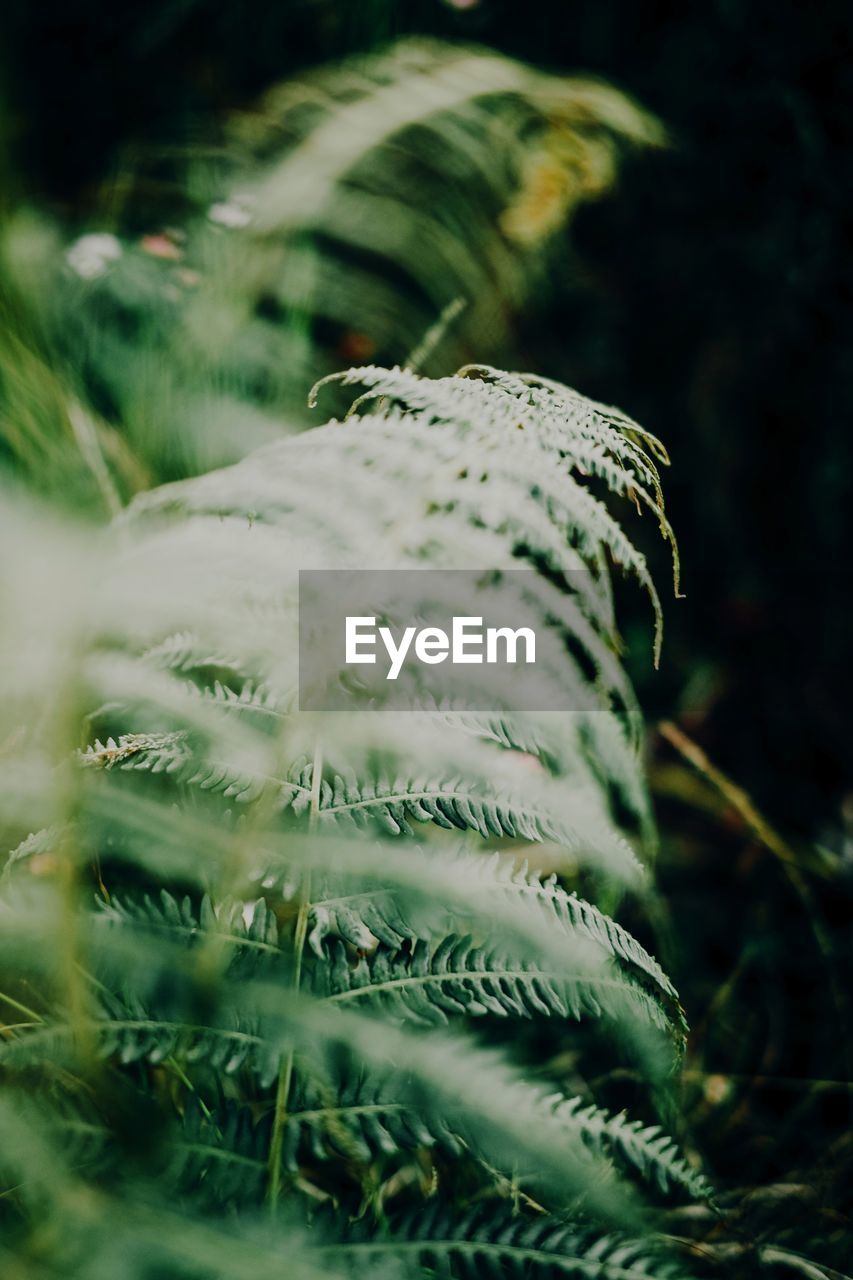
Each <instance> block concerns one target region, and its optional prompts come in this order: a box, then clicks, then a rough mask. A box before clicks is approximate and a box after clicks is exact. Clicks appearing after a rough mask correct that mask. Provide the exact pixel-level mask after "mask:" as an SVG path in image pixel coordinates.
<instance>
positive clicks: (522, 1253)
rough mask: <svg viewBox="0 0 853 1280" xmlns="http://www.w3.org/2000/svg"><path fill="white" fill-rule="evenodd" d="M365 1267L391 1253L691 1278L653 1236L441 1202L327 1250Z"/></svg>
mask: <svg viewBox="0 0 853 1280" xmlns="http://www.w3.org/2000/svg"><path fill="white" fill-rule="evenodd" d="M324 1252H327V1253H328V1255H329V1256H330V1257H332V1258H333V1259H334V1261H335V1262H336V1263H339V1264H340V1263H345V1264H347V1265H348V1266H349V1267H350V1268H351V1270H352V1272H355V1271H359V1272H361V1271H362V1269H363V1267H364V1265H365V1262H367V1261H369V1262H370V1263H372V1264H374V1265H375V1264H376V1263H378V1262H380V1261H381V1260H382V1259H383V1258H386V1257H388V1258H392V1259H400V1260H401V1261H403V1260H405V1262H406V1264H407V1265H408V1264H410V1263H411V1262H414V1263H415V1264H416V1265H420V1266H423V1267H426V1268H429V1269H441V1270H446V1271H447V1272H448V1274H450V1275H458V1276H472V1275H477V1276H494V1277H504V1276H507V1275H510V1276H516V1275H517V1276H519V1277H522V1276H528V1275H530V1274H539V1272H540V1270H541V1271H542V1272H543V1273H544V1274H545V1275H562V1276H577V1277H581V1278H582V1280H589V1278H590V1277H592V1276H595V1277H599V1280H686V1276H687V1272H685V1271H684V1270H683V1269H682V1268H681V1267H680V1266H679V1265H678V1264H677V1263H676V1262H675V1261H674V1260H673V1259H672V1256H671V1255H667V1254H666V1253H665V1252H663V1251H662V1250H661V1249H660V1248H659V1247H658V1248H655V1246H654V1245H652V1244H650V1243H649V1242H648V1241H647V1240H643V1239H632V1238H630V1237H627V1236H606V1235H604V1236H603V1235H601V1234H600V1232H598V1231H595V1230H590V1228H588V1227H583V1226H578V1225H575V1224H573V1223H571V1222H566V1221H564V1220H561V1219H560V1218H555V1217H551V1216H550V1215H540V1216H537V1217H533V1218H530V1217H525V1216H522V1215H518V1216H513V1215H512V1214H511V1213H509V1212H508V1211H506V1210H501V1209H498V1210H491V1211H490V1212H488V1213H485V1212H483V1211H479V1212H476V1213H474V1214H470V1215H468V1216H467V1217H465V1218H463V1219H461V1220H459V1219H453V1218H451V1217H450V1216H449V1215H448V1214H447V1213H446V1211H445V1210H444V1209H443V1208H442V1207H441V1206H435V1207H431V1208H427V1209H425V1210H422V1211H421V1212H420V1213H418V1214H417V1215H416V1216H412V1217H410V1218H408V1219H404V1220H403V1221H402V1222H401V1223H399V1224H398V1225H397V1226H396V1228H395V1229H394V1230H393V1231H392V1232H390V1233H389V1235H388V1236H386V1237H384V1238H383V1237H378V1236H375V1235H373V1236H371V1235H370V1234H369V1228H367V1227H365V1226H363V1225H362V1226H360V1227H359V1226H356V1227H355V1228H353V1229H352V1230H351V1231H350V1233H349V1235H348V1238H346V1239H344V1240H342V1241H341V1242H340V1243H339V1244H334V1245H329V1246H327V1248H326V1249H325V1250H324Z"/></svg>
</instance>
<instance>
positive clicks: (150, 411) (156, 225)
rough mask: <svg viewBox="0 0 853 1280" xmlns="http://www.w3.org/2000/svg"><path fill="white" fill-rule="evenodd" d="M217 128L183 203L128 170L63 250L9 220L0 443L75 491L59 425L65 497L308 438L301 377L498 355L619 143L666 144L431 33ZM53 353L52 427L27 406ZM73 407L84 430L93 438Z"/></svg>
mask: <svg viewBox="0 0 853 1280" xmlns="http://www.w3.org/2000/svg"><path fill="white" fill-rule="evenodd" d="M214 132H218V133H219V134H220V136H219V137H218V138H217V140H216V142H215V145H212V146H211V148H210V149H209V151H208V154H207V158H206V159H201V158H200V149H199V148H198V147H195V148H194V150H193V153H192V156H189V157H188V158H187V163H186V168H185V172H184V175H183V177H182V179H181V181H180V182H179V183H177V185H176V186H175V188H174V190H173V191H172V192H171V195H170V196H165V195H164V197H163V199H162V200H154V201H153V202H152V201H151V200H150V198H149V194H148V193H147V191H146V187H145V184H144V182H143V181H142V180H141V179H140V181H139V182H136V183H134V182H133V181H130V182H129V183H128V184H127V187H128V193H129V194H128V195H127V197H126V200H125V202H124V204H120V206H117V205H116V202H115V200H114V199H110V201H109V202H108V204H107V206H106V207H105V210H104V217H103V221H102V222H101V224H100V225H95V226H91V227H89V228H86V229H84V232H83V234H82V235H78V237H77V239H76V240H74V241H73V243H71V244H70V246H68V248H67V249H66V251H65V255H64V257H62V256H60V255H59V254H58V252H57V247H56V244H55V243H54V242H55V240H56V239H57V236H56V235H55V234H54V235H52V236H51V235H48V234H46V233H45V232H44V229H43V228H42V229H39V230H36V229H34V226H33V222H32V219H29V220H28V219H20V218H19V219H18V220H17V221H14V220H13V222H12V223H11V224H10V226H9V227H8V228H7V232H6V256H7V263H8V265H7V268H6V270H7V273H8V274H10V276H11V277H14V278H16V279H17V282H18V285H19V288H20V291H21V294H22V296H24V297H25V298H26V299H27V303H28V305H29V306H30V307H31V309H32V310H33V312H34V313H35V317H36V319H35V332H34V334H33V335H32V338H31V342H30V345H29V347H28V354H27V360H26V361H25V362H24V363H23V365H22V362H21V358H20V353H17V354H16V353H15V352H14V351H12V350H11V349H10V350H9V352H8V355H7V358H6V359H4V362H3V364H4V369H5V370H6V373H5V374H4V378H7V379H8V381H9V397H10V403H9V417H8V420H7V425H6V427H5V429H4V433H3V439H4V451H5V452H6V453H7V454H8V455H10V457H11V458H12V460H13V461H14V462H15V464H16V465H17V466H18V467H20V468H21V469H22V470H23V471H24V472H25V473H26V474H28V475H29V477H30V479H31V480H33V481H34V482H35V483H36V484H38V485H40V486H41V487H47V488H50V487H51V486H52V489H53V491H56V490H58V489H61V486H60V485H59V484H58V483H57V481H56V478H55V472H54V469H53V465H51V468H50V469H48V470H47V471H46V470H45V469H44V468H43V467H42V466H41V459H42V457H43V455H44V447H43V443H44V442H43V440H42V437H43V436H44V435H45V433H46V434H47V436H48V438H49V439H50V440H51V441H52V442H53V444H52V445H51V451H53V445H54V444H55V445H56V450H55V452H56V456H57V457H58V456H59V453H58V446H59V445H60V443H61V441H62V438H63V436H65V437H70V443H71V452H72V459H71V460H69V461H66V462H65V463H64V472H65V475H66V488H67V475H68V472H69V470H70V471H72V473H73V471H74V470H75V467H74V465H73V462H74V460H75V457H74V455H75V454H76V469H77V470H78V471H79V472H80V480H79V482H78V483H77V484H75V485H74V486H73V488H72V490H71V496H72V497H73V498H74V499H76V500H77V501H81V500H85V497H86V495H87V493H88V495H89V500H90V502H91V503H95V502H97V501H98V500H99V499H98V494H100V495H101V501H102V502H103V501H105V502H106V506H107V509H108V510H109V508H110V506H111V505H113V502H114V497H113V490H114V491H115V494H116V495H117V497H118V500H120V501H124V500H126V498H127V497H128V496H129V495H130V494H132V493H133V492H135V491H137V490H139V489H140V488H144V487H147V486H148V485H150V484H151V483H156V482H157V481H158V480H164V479H173V478H175V477H179V476H182V475H186V474H194V473H196V472H199V471H203V470H206V469H209V468H211V467H213V466H218V465H222V464H223V463H227V462H230V461H233V460H234V459H236V458H238V457H240V456H242V455H243V454H245V453H247V452H249V451H250V450H251V449H252V448H254V447H255V446H257V445H259V444H261V443H263V442H264V441H267V440H271V439H274V438H275V437H277V436H278V435H280V434H281V432H282V430H283V429H284V430H293V429H295V428H296V427H298V426H301V425H304V388H305V387H306V386H308V385H310V384H311V383H312V382H314V381H315V380H316V379H318V378H320V377H322V376H323V375H325V374H327V373H329V372H330V371H332V370H333V369H337V368H339V367H340V366H341V364H346V363H350V362H353V361H359V362H364V361H365V360H368V359H371V360H372V359H377V360H382V361H386V362H388V363H400V364H402V363H406V362H411V361H412V360H415V362H416V363H418V364H419V365H422V366H423V368H424V370H425V371H426V372H432V373H435V372H440V371H442V370H443V369H446V368H448V367H451V368H452V367H455V366H456V365H458V364H460V363H462V362H463V361H464V360H466V359H471V358H473V357H474V356H475V355H476V356H478V357H480V358H482V357H486V358H492V359H501V360H505V359H506V358H507V357H508V355H509V352H510V351H511V350H512V346H513V331H514V326H515V323H516V319H517V317H518V316H519V315H520V314H521V313H522V311H523V310H524V309H526V308H528V307H530V306H533V305H535V304H536V301H537V298H538V297H539V296H540V294H541V293H542V292H543V291H545V290H547V281H548V271H547V267H548V263H549V261H550V259H551V258H552V257H553V253H554V252H558V251H559V249H558V246H559V241H558V238H557V233H558V232H559V231H560V229H561V228H562V227H564V226H565V224H566V222H567V220H568V219H569V218H570V216H571V213H572V211H573V210H574V208H575V207H576V206H577V205H578V204H580V203H581V202H583V201H585V200H589V199H593V198H595V197H596V196H598V195H600V194H602V193H603V192H604V191H606V190H607V189H608V188H609V187H610V186H611V185H612V183H613V182H614V180H615V175H616V170H617V165H618V161H619V158H620V156H621V155H622V153H623V152H624V151H625V149H626V148H632V147H638V146H649V145H658V144H660V143H661V141H662V137H663V135H662V132H661V129H660V127H659V126H658V124H657V123H656V121H654V120H653V119H652V118H651V117H650V116H649V115H648V114H646V113H645V112H644V111H642V110H641V109H640V108H639V107H638V106H636V105H635V104H634V103H633V102H631V101H630V100H629V99H628V98H627V97H625V96H624V95H623V94H621V93H619V92H617V91H616V90H615V89H612V88H611V87H609V86H607V85H605V84H600V83H597V82H595V81H590V80H583V79H565V78H559V77H555V76H549V75H546V74H544V73H542V72H539V71H536V70H534V69H532V68H529V67H525V66H523V65H521V64H520V63H518V62H515V61H513V60H511V59H508V58H504V57H501V56H499V55H498V54H495V53H493V52H490V51H488V50H482V49H477V48H470V49H469V48H460V47H458V46H454V45H447V44H442V43H440V42H430V41H420V40H411V41H404V42H402V43H400V44H399V45H397V46H394V47H392V48H391V49H389V50H388V51H387V52H385V53H382V54H378V55H373V56H370V57H362V58H357V59H353V60H351V61H350V62H347V63H345V64H343V65H342V66H338V67H334V68H324V69H322V70H320V71H318V72H315V73H313V74H311V75H309V76H305V77H303V78H301V79H299V80H297V81H294V82H292V83H287V84H285V85H283V86H281V87H279V88H277V89H274V90H272V91H270V92H269V93H268V94H267V95H266V97H265V98H264V99H263V101H262V102H261V103H260V104H259V106H258V107H257V109H256V110H254V111H247V112H244V113H242V114H240V115H239V116H233V117H232V118H231V119H230V120H229V121H228V122H227V123H226V124H225V126H224V128H223V129H222V130H217V131H214ZM58 238H59V239H60V240H61V238H62V231H61V230H60V232H59V233H58ZM442 316H444V317H445V319H444V320H443V321H441V320H440V319H439V318H440V317H442ZM19 328H20V326H19ZM425 334H427V335H428V337H427V339H426V340H424V335H425ZM45 362H47V364H49V365H50V367H51V370H52V375H51V376H52V378H53V379H54V380H57V379H58V386H57V391H58V394H59V399H60V404H59V406H58V407H57V408H56V410H55V411H54V412H52V413H50V414H49V416H48V417H44V414H46V413H47V412H48V410H49V408H50V406H49V405H47V404H46V403H45V404H42V405H41V406H40V407H39V405H36V406H35V408H34V407H33V406H32V404H31V403H29V402H30V401H31V400H33V399H36V400H39V399H41V398H42V391H41V389H40V388H41V385H42V383H41V382H40V381H39V378H40V370H39V366H42V367H43V366H44V364H45ZM28 363H29V364H30V365H32V368H31V374H32V378H31V383H30V384H28V386H29V390H27V387H23V388H21V387H20V386H18V385H17V384H18V383H20V381H21V379H22V378H23V377H24V375H25V374H26V373H27V364H28ZM13 366H14V367H15V369H16V372H14V374H13ZM13 379H14V381H13ZM12 393H14V394H12ZM72 403H78V404H79V405H80V406H83V409H81V410H79V411H78V416H79V414H80V413H81V412H84V413H85V422H86V423H87V424H88V427H87V431H86V433H85V435H86V440H85V441H83V440H81V439H79V438H78V439H77V440H76V443H75V434H74V432H73V431H72V430H71V429H70V428H69V426H68V418H69V413H70V407H69V406H70V405H71V404H72ZM36 410H38V413H39V414H41V415H42V417H41V418H40V419H39V420H38V421H37V422H36V423H35V424H33V422H31V421H29V419H31V418H32V415H33V412H35V411H36ZM282 415H284V417H285V418H286V420H287V421H286V425H285V426H284V427H283V424H282ZM5 416H6V415H4V417H5ZM77 435H78V436H79V432H78V433H77ZM66 443H67V442H66ZM84 444H85V446H86V447H85V448H84V447H83V446H84ZM93 459H94V461H95V474H94V475H93V471H92V466H93ZM52 477H53V478H52ZM87 486H88V488H87Z"/></svg>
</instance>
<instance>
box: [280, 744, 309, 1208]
mask: <svg viewBox="0 0 853 1280" xmlns="http://www.w3.org/2000/svg"><path fill="white" fill-rule="evenodd" d="M322 780H323V748H322V746H321V745H320V743H319V742H318V743H317V744H316V746H315V748H314V764H313V768H312V770H311V806H310V809H309V813H308V831H309V834H312V835H313V833H314V832H315V831H316V829H317V822H318V819H319V814H320V788H321V784H322ZM310 912H311V867H310V864H309V866H308V867H306V869H305V872H304V874H303V876H302V884H301V889H300V895H299V911H298V914H297V916H296V927H295V929H294V933H293V988H294V990H295V991H298V990H299V985H300V983H301V981H302V957H303V955H304V953H305V940H306V938H307V937H308V917H309V915H310ZM293 1057H294V1050H293V1046H292V1045H291V1047H290V1048H289V1049H288V1051H287V1055H286V1057H285V1059H284V1062H283V1063H282V1066H281V1070H280V1072H279V1075H278V1085H277V1086H276V1094H275V1115H274V1116H273V1124H272V1134H271V1136H270V1151H269V1160H268V1165H267V1167H268V1170H269V1188H268V1196H269V1203H270V1208H271V1210H272V1212H273V1213H275V1210H276V1206H277V1204H278V1200H279V1197H280V1195H281V1153H282V1147H283V1144H284V1129H285V1125H286V1124H287V1099H288V1097H289V1096H290V1086H291V1082H292V1080H293Z"/></svg>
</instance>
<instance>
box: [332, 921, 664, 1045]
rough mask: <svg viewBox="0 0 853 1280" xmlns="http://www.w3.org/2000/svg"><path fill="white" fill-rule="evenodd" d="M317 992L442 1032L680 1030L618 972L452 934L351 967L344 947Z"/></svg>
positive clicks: (336, 946)
mask: <svg viewBox="0 0 853 1280" xmlns="http://www.w3.org/2000/svg"><path fill="white" fill-rule="evenodd" d="M311 978H312V984H313V990H314V992H315V994H316V995H318V996H320V997H322V998H325V999H327V1000H329V1001H330V1002H331V1003H333V1004H335V1005H346V1006H347V1007H354V1008H358V1007H366V1008H370V1007H372V1006H375V1005H377V1004H380V1005H381V1006H382V1007H384V1008H386V1009H387V1010H388V1012H389V1014H390V1015H391V1016H392V1017H399V1018H402V1019H405V1020H408V1021H413V1022H416V1023H421V1024H423V1025H426V1026H441V1025H444V1024H446V1023H447V1022H448V1020H449V1017H450V1016H451V1015H455V1016H458V1015H465V1016H468V1017H482V1016H484V1015H486V1014H491V1015H494V1016H497V1017H501V1018H507V1017H511V1018H532V1017H546V1018H550V1017H556V1018H574V1019H575V1020H578V1021H579V1020H580V1019H581V1018H585V1017H591V1018H600V1017H610V1018H612V1019H613V1020H614V1021H616V1022H617V1023H618V1022H619V1021H623V1022H624V1021H628V1020H631V1019H632V1018H633V1019H637V1020H638V1021H641V1022H643V1023H647V1024H649V1025H651V1026H652V1027H654V1028H655V1029H656V1030H658V1031H662V1032H666V1033H667V1034H672V1032H673V1028H672V1025H671V1023H670V1021H669V1018H668V1017H667V1014H666V1013H665V1012H664V1010H663V1008H662V1007H661V1005H660V1004H659V1003H658V1002H657V1001H656V1000H655V999H653V998H652V997H651V996H649V995H648V994H647V993H646V992H645V991H644V990H643V989H642V988H641V987H640V986H639V985H637V984H635V983H633V982H632V981H631V980H630V979H629V978H628V977H626V976H624V975H619V974H618V973H617V972H615V971H612V970H605V971H604V972H600V973H596V972H592V973H584V972H580V973H578V974H572V975H566V974H565V973H562V972H557V971H554V970H551V971H549V970H548V969H547V968H546V967H545V966H544V965H539V964H536V963H534V962H531V961H529V960H527V959H526V958H522V957H520V956H518V955H515V954H513V953H512V951H511V949H509V948H505V947H501V946H500V945H497V944H493V945H478V944H477V943H476V942H475V941H474V939H472V938H470V937H464V936H462V937H460V936H459V935H454V934H450V935H448V936H446V937H444V938H443V939H442V940H441V941H440V942H439V943H438V944H437V945H435V946H430V945H429V944H427V943H424V942H421V941H416V942H415V943H414V945H413V946H412V948H411V949H410V950H398V951H390V950H388V949H386V948H385V947H382V946H380V947H377V948H376V950H375V951H373V952H372V954H371V955H369V956H360V957H359V958H358V960H357V961H356V962H355V964H352V963H351V962H350V959H349V956H348V955H347V952H346V949H345V948H344V947H343V946H342V945H341V943H339V942H332V943H331V944H329V946H328V960H327V962H325V963H316V964H314V965H312V972H311Z"/></svg>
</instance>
